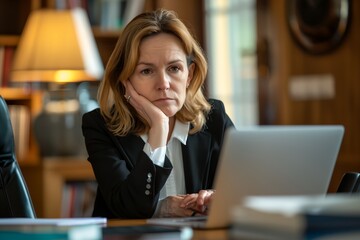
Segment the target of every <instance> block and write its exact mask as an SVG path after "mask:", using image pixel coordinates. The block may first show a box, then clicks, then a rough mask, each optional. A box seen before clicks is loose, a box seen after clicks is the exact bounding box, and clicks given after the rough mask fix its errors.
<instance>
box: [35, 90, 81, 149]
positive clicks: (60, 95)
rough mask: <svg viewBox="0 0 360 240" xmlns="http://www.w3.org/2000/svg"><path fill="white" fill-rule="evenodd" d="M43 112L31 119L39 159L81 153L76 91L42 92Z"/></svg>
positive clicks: (79, 114) (79, 117)
mask: <svg viewBox="0 0 360 240" xmlns="http://www.w3.org/2000/svg"><path fill="white" fill-rule="evenodd" d="M44 100H45V101H44V107H43V111H42V112H41V113H40V114H39V115H38V116H37V118H36V119H35V120H34V132H35V137H36V139H37V141H38V144H39V147H40V152H41V155H42V156H75V155H84V154H85V152H86V151H85V144H84V139H83V136H82V131H81V117H82V113H81V111H80V104H79V101H78V99H77V98H76V91H70V90H56V91H51V92H47V93H46V97H45V99H44Z"/></svg>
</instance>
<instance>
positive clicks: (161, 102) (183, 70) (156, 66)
mask: <svg viewBox="0 0 360 240" xmlns="http://www.w3.org/2000/svg"><path fill="white" fill-rule="evenodd" d="M139 52H140V56H139V61H138V63H137V66H136V68H135V71H134V73H133V74H132V75H131V77H130V82H131V83H132V85H133V87H134V88H135V90H136V91H137V92H138V94H140V95H142V96H144V97H145V98H147V99H148V100H149V101H151V102H152V103H153V104H154V105H155V106H157V107H158V108H160V109H161V110H162V111H163V112H164V114H165V115H167V116H168V117H173V116H174V115H175V114H176V113H177V112H178V111H179V110H180V109H181V108H182V106H183V104H184V102H185V97H186V88H187V86H188V85H189V84H190V81H191V79H192V75H193V71H194V69H193V68H194V65H193V64H191V65H190V66H189V67H188V65H187V62H186V54H185V51H184V50H183V47H182V45H181V41H180V40H179V39H178V38H177V37H176V36H174V35H171V34H166V33H160V34H157V35H154V36H150V37H147V38H145V39H143V40H142V42H141V44H140V46H139Z"/></svg>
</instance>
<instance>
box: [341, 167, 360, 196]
mask: <svg viewBox="0 0 360 240" xmlns="http://www.w3.org/2000/svg"><path fill="white" fill-rule="evenodd" d="M337 192H338V193H360V173H358V172H348V173H345V174H344V175H343V177H342V179H341V181H340V184H339V187H338V189H337Z"/></svg>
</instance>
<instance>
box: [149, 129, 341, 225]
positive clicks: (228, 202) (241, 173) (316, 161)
mask: <svg viewBox="0 0 360 240" xmlns="http://www.w3.org/2000/svg"><path fill="white" fill-rule="evenodd" d="M343 135H344V127H343V126H340V125H321V126H320V125H316V126H314V125H307V126H258V127H251V128H241V129H238V130H235V129H231V130H228V131H227V133H226V136H225V142H224V146H223V149H222V152H221V154H220V161H219V165H218V170H217V173H216V176H215V183H214V188H215V189H216V194H215V197H214V198H213V201H212V204H211V207H210V209H209V215H208V216H207V217H185V218H152V219H149V220H148V223H149V224H156V225H168V226H190V227H193V228H224V227H228V226H229V225H230V224H231V213H230V211H231V210H232V208H233V207H234V206H236V205H238V204H241V203H242V200H243V199H244V197H246V196H256V195H308V194H317V195H318V194H324V195H325V194H326V192H327V190H328V186H329V183H330V180H331V176H332V173H333V169H334V166H335V162H336V159H337V156H338V153H339V149H340V145H341V142H342V138H343Z"/></svg>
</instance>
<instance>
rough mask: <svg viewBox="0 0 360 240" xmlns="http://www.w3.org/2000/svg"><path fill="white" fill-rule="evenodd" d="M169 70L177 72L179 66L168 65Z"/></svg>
mask: <svg viewBox="0 0 360 240" xmlns="http://www.w3.org/2000/svg"><path fill="white" fill-rule="evenodd" d="M169 71H170V72H178V71H180V68H179V67H178V66H172V67H169Z"/></svg>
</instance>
